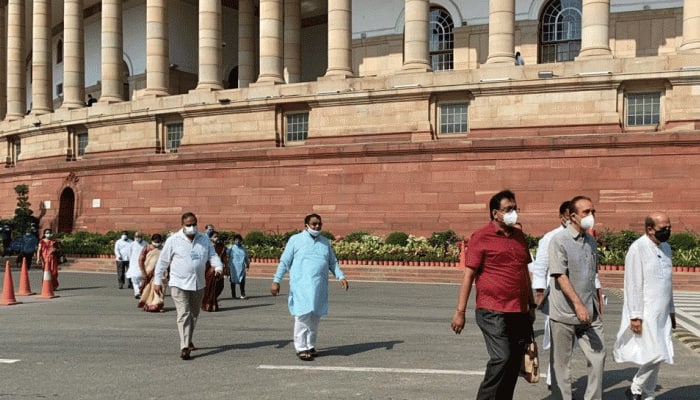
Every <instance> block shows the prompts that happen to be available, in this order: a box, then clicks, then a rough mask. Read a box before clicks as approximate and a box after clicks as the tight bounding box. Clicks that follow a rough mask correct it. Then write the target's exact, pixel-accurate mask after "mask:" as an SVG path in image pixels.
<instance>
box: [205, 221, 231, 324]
mask: <svg viewBox="0 0 700 400" xmlns="http://www.w3.org/2000/svg"><path fill="white" fill-rule="evenodd" d="M210 238H211V241H212V244H213V245H214V250H216V254H217V255H218V256H219V258H220V259H221V262H222V263H223V264H224V265H226V264H227V258H226V246H225V245H224V241H223V240H219V232H217V231H212V232H211V236H210ZM204 277H205V279H206V281H207V286H206V288H205V289H204V299H202V310H204V311H219V301H218V300H217V298H218V297H219V295H220V294H221V292H222V291H223V290H224V277H223V276H216V272H215V271H214V268H212V266H211V265H210V264H209V262H208V261H207V269H206V270H205V272H204Z"/></svg>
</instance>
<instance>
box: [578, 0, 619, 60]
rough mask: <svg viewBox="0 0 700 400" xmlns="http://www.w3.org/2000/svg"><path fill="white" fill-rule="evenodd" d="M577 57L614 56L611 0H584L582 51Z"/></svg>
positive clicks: (582, 10) (582, 11) (582, 8)
mask: <svg viewBox="0 0 700 400" xmlns="http://www.w3.org/2000/svg"><path fill="white" fill-rule="evenodd" d="M577 58H612V51H611V50H610V0H583V5H582V7H581V52H580V53H579V56H578V57H577Z"/></svg>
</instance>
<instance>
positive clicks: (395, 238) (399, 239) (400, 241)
mask: <svg viewBox="0 0 700 400" xmlns="http://www.w3.org/2000/svg"><path fill="white" fill-rule="evenodd" d="M384 243H385V244H393V245H396V246H405V245H406V244H408V235H407V234H406V233H404V232H391V233H390V234H389V235H388V236H387V237H386V239H384Z"/></svg>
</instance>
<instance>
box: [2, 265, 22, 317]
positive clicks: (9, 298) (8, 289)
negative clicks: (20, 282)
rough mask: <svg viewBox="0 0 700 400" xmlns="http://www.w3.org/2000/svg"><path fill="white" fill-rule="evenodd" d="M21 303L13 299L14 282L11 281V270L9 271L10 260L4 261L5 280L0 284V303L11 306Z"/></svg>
mask: <svg viewBox="0 0 700 400" xmlns="http://www.w3.org/2000/svg"><path fill="white" fill-rule="evenodd" d="M15 304H22V303H21V302H18V301H17V299H15V284H14V283H13V282H12V272H11V271H10V261H9V260H8V261H7V262H6V263H5V280H4V281H3V285H2V301H0V305H3V306H12V305H15Z"/></svg>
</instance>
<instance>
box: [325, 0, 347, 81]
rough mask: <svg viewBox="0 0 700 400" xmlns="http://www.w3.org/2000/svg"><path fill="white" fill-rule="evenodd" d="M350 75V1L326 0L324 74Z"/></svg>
mask: <svg viewBox="0 0 700 400" xmlns="http://www.w3.org/2000/svg"><path fill="white" fill-rule="evenodd" d="M352 75H353V74H352V1H351V0H328V70H326V76H340V77H351V76H352Z"/></svg>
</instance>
